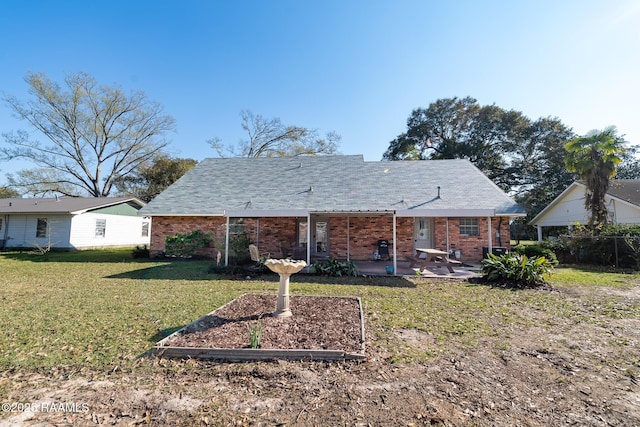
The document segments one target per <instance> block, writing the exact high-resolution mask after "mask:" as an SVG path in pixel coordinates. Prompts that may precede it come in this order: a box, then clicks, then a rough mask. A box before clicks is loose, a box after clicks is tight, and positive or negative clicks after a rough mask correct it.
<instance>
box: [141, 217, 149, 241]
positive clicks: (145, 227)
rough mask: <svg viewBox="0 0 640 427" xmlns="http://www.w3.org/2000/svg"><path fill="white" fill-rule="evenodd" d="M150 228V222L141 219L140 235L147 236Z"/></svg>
mask: <svg viewBox="0 0 640 427" xmlns="http://www.w3.org/2000/svg"><path fill="white" fill-rule="evenodd" d="M150 230H151V223H150V222H149V221H142V237H149V232H150Z"/></svg>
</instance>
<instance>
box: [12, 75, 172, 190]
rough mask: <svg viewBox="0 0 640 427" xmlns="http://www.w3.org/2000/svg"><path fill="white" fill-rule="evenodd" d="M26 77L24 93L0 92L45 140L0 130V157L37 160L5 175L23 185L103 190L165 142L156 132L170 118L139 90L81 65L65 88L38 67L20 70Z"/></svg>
mask: <svg viewBox="0 0 640 427" xmlns="http://www.w3.org/2000/svg"><path fill="white" fill-rule="evenodd" d="M25 81H26V82H27V84H28V85H29V93H30V95H32V98H31V99H30V100H28V101H27V102H26V103H25V102H21V101H20V100H18V99H17V98H16V97H14V96H9V95H3V100H4V101H5V102H6V103H7V104H8V105H9V107H10V108H11V109H12V110H13V112H14V113H15V114H16V115H17V117H19V118H21V119H23V120H26V121H27V122H28V123H29V124H30V125H31V126H33V127H34V128H35V129H36V130H37V131H38V132H40V133H41V134H43V135H44V136H46V137H47V139H48V143H41V142H39V141H37V140H34V139H31V137H30V136H29V134H28V133H27V132H24V131H18V132H15V133H14V132H11V133H7V134H3V136H4V138H5V141H6V146H4V147H1V148H0V154H1V155H2V159H3V160H11V159H25V160H28V161H31V162H33V163H34V164H35V165H36V166H37V168H35V169H29V170H23V171H20V172H19V173H18V174H17V175H16V176H15V177H10V182H11V184H12V185H13V186H14V187H16V188H21V189H23V190H25V192H31V193H33V194H45V193H60V194H64V195H69V196H74V195H80V194H83V193H88V194H89V195H90V196H93V197H105V196H108V195H109V193H110V192H111V190H112V188H113V186H114V180H115V179H116V178H117V177H120V176H126V175H127V174H129V173H130V172H131V171H133V170H134V169H135V168H136V167H137V166H138V165H140V164H141V163H143V162H145V161H146V160H148V159H150V158H152V157H153V156H154V155H155V154H156V153H158V152H159V151H160V150H161V149H162V148H163V147H165V146H166V145H167V144H168V141H166V140H164V139H163V138H162V136H163V135H164V133H165V132H167V131H170V130H172V129H173V128H174V122H175V121H174V119H173V117H171V116H168V115H164V114H163V109H162V107H161V106H160V105H159V104H158V103H155V102H151V101H149V100H147V98H146V96H145V95H144V93H143V92H139V91H138V92H133V93H131V94H130V95H127V94H125V93H124V92H123V91H122V89H121V88H119V87H110V86H100V85H98V84H97V83H96V81H95V79H94V78H93V77H91V76H90V75H88V74H86V73H82V72H81V73H78V74H75V75H70V76H67V78H66V79H65V84H66V91H65V90H63V89H62V88H61V87H60V86H59V85H58V84H57V83H55V82H53V81H51V80H50V79H49V78H48V77H47V76H46V75H45V74H44V73H30V74H27V76H26V78H25Z"/></svg>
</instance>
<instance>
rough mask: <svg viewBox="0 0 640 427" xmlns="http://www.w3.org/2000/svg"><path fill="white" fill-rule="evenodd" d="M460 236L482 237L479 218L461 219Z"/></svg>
mask: <svg viewBox="0 0 640 427" xmlns="http://www.w3.org/2000/svg"><path fill="white" fill-rule="evenodd" d="M460 234H462V235H466V236H478V235H480V229H479V228H478V218H460Z"/></svg>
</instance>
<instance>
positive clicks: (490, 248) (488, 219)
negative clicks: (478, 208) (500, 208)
mask: <svg viewBox="0 0 640 427" xmlns="http://www.w3.org/2000/svg"><path fill="white" fill-rule="evenodd" d="M487 226H488V228H489V253H490V254H492V253H493V236H492V234H493V231H492V230H491V217H490V216H488V217H487Z"/></svg>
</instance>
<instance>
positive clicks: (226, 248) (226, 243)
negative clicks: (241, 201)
mask: <svg viewBox="0 0 640 427" xmlns="http://www.w3.org/2000/svg"><path fill="white" fill-rule="evenodd" d="M224 265H229V217H228V216H227V226H226V227H225V236H224Z"/></svg>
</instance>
